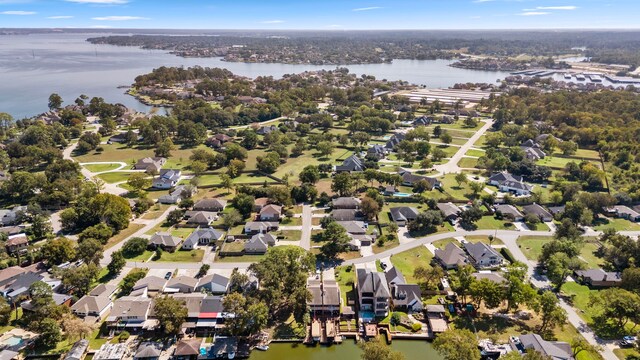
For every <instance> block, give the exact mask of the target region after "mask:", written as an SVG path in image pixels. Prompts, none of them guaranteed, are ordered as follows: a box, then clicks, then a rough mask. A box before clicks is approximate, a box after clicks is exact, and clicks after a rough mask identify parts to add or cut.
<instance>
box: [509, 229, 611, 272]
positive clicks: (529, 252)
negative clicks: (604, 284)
mask: <svg viewBox="0 0 640 360" xmlns="http://www.w3.org/2000/svg"><path fill="white" fill-rule="evenodd" d="M551 240H553V237H551V236H520V237H519V238H518V240H517V243H518V246H519V247H520V250H522V253H523V254H524V256H526V257H527V259H529V260H533V261H537V260H538V258H539V257H540V254H542V246H543V245H544V244H546V243H548V242H550V241H551ZM598 248H599V245H598V244H597V243H595V242H593V241H589V242H586V243H585V244H584V246H583V247H582V249H581V250H580V258H581V259H582V260H583V261H584V262H585V263H587V267H588V268H598V267H601V266H602V264H603V260H602V258H599V257H597V256H596V251H597V250H598Z"/></svg>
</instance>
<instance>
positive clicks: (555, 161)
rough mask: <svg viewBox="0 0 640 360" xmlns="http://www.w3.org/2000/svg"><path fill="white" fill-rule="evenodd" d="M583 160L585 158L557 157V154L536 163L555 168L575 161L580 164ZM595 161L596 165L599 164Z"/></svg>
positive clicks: (563, 166)
mask: <svg viewBox="0 0 640 360" xmlns="http://www.w3.org/2000/svg"><path fill="white" fill-rule="evenodd" d="M582 160H583V159H580V158H575V157H572V158H565V157H557V156H547V157H545V158H544V159H540V160H538V161H537V162H536V164H538V165H544V166H548V167H550V168H555V169H564V168H565V166H566V165H567V164H568V163H570V162H575V163H578V164H579V163H580V162H582ZM592 162H594V161H592ZM595 163H596V165H599V164H598V163H597V162H595Z"/></svg>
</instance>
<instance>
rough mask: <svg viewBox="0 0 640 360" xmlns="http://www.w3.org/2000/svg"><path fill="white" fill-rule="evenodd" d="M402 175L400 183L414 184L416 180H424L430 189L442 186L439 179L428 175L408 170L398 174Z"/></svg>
mask: <svg viewBox="0 0 640 360" xmlns="http://www.w3.org/2000/svg"><path fill="white" fill-rule="evenodd" d="M400 175H401V176H402V185H405V186H414V185H415V184H416V183H417V182H418V181H420V180H424V181H426V182H427V183H428V184H429V186H430V187H431V189H436V188H439V187H441V186H442V183H441V182H440V180H438V179H436V178H432V177H428V176H422V175H416V174H414V173H412V172H410V171H404V172H402V173H401V174H400Z"/></svg>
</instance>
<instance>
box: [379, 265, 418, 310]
mask: <svg viewBox="0 0 640 360" xmlns="http://www.w3.org/2000/svg"><path fill="white" fill-rule="evenodd" d="M384 277H385V280H386V281H387V285H388V286H389V290H390V291H391V301H392V303H393V307H394V309H397V310H401V311H405V312H419V311H422V309H423V304H422V290H420V286H419V285H417V284H407V282H406V280H405V278H404V276H403V275H402V273H401V272H400V271H399V270H398V269H397V268H396V267H395V266H392V267H391V268H390V269H388V270H387V271H386V272H385V273H384Z"/></svg>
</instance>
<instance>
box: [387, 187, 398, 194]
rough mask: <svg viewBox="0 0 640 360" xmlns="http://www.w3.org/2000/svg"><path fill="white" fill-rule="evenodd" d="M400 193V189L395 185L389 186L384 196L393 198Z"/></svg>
mask: <svg viewBox="0 0 640 360" xmlns="http://www.w3.org/2000/svg"><path fill="white" fill-rule="evenodd" d="M397 192H398V188H397V187H395V186H393V185H387V186H386V187H385V188H384V195H385V196H393V195H395V194H396V193H397Z"/></svg>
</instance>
